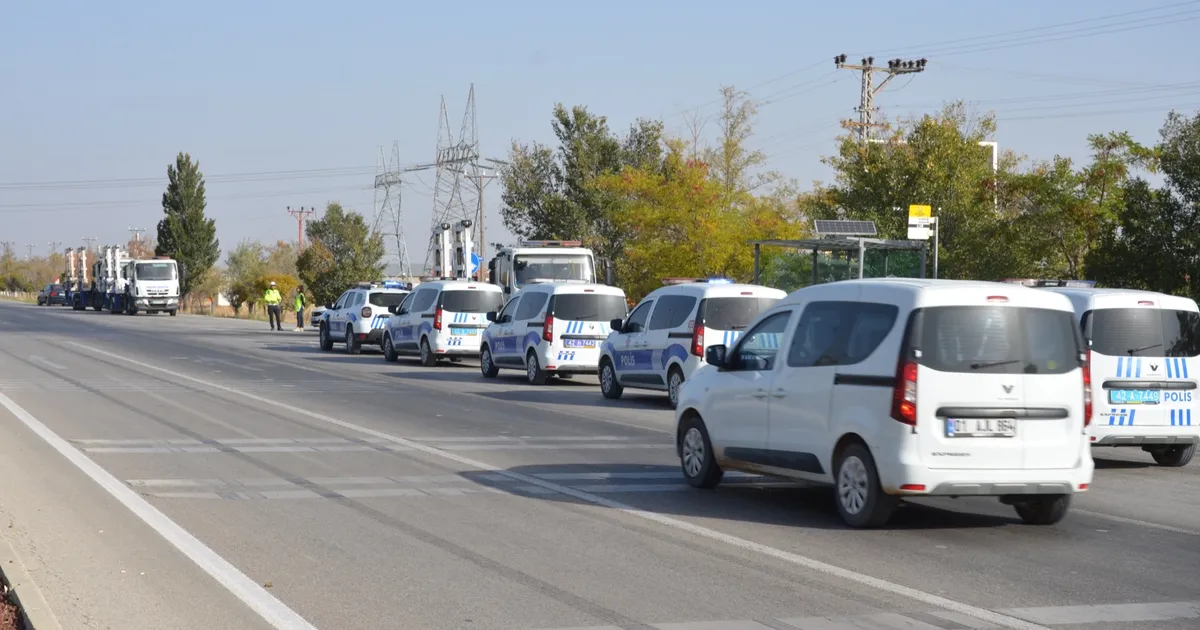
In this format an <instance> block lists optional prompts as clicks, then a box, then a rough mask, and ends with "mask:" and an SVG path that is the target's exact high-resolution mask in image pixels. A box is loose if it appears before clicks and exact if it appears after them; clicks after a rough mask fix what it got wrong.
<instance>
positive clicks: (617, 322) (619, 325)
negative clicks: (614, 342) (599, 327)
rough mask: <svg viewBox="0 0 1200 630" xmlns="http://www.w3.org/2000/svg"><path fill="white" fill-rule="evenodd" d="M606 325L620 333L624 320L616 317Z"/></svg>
mask: <svg viewBox="0 0 1200 630" xmlns="http://www.w3.org/2000/svg"><path fill="white" fill-rule="evenodd" d="M608 325H609V326H611V327H612V329H613V330H615V331H617V332H621V329H622V328H624V327H625V320H623V319H621V318H620V317H618V318H616V319H614V320H612V321H611V322H608Z"/></svg>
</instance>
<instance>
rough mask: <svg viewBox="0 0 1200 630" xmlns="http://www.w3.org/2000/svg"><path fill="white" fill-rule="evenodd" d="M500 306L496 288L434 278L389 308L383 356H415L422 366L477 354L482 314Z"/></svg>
mask: <svg viewBox="0 0 1200 630" xmlns="http://www.w3.org/2000/svg"><path fill="white" fill-rule="evenodd" d="M503 303H504V293H503V292H502V291H501V290H500V287H498V286H496V285H494V284H487V283H486V282H476V281H474V280H468V279H458V280H435V281H433V282H423V283H421V284H419V285H417V287H416V290H414V291H413V292H412V294H410V295H409V296H408V297H407V298H405V300H404V302H403V303H401V304H400V305H399V306H396V307H395V308H393V309H392V311H393V315H392V316H391V317H390V318H389V319H388V320H387V323H386V324H385V326H384V332H383V357H384V359H386V360H388V361H395V360H397V359H398V358H399V357H400V355H416V356H419V357H420V358H421V365H424V366H426V367H433V366H434V365H437V362H438V360H439V359H442V358H449V359H455V360H461V359H462V358H463V357H475V356H479V340H480V339H481V338H482V337H483V331H484V329H486V328H487V320H486V319H485V318H484V314H486V313H488V312H491V311H496V310H499V308H500V305H501V304H503Z"/></svg>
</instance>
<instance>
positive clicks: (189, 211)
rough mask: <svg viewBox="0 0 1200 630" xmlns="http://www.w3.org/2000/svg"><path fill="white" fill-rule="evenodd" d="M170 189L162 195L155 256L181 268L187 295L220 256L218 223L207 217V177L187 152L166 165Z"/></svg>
mask: <svg viewBox="0 0 1200 630" xmlns="http://www.w3.org/2000/svg"><path fill="white" fill-rule="evenodd" d="M167 182H168V183H167V190H166V192H164V193H163V196H162V208H163V213H165V214H166V216H165V217H163V219H162V220H161V221H159V222H158V245H157V246H156V247H155V253H156V254H157V255H159V256H170V257H171V258H174V259H175V260H176V261H178V263H179V265H180V266H181V267H182V271H183V272H184V273H183V278H182V281H181V282H180V291H181V292H182V293H183V294H184V295H187V294H188V293H190V292H191V290H192V287H193V286H195V285H196V283H197V282H198V281H200V280H202V279H203V278H204V276H205V274H206V273H208V270H209V269H211V268H212V266H213V265H214V264H216V262H217V259H218V258H219V257H220V255H221V246H220V242H219V241H218V240H217V225H216V221H214V220H212V219H209V218H208V217H206V216H205V214H204V209H205V206H206V205H207V204H206V202H205V197H204V175H203V174H201V172H200V164H199V163H198V162H194V161H193V160H192V157H191V156H190V155H188V154H186V153H180V154H179V155H178V156H176V158H175V164H173V165H169V166H167Z"/></svg>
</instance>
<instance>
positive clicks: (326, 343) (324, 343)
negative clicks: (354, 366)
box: [317, 323, 333, 352]
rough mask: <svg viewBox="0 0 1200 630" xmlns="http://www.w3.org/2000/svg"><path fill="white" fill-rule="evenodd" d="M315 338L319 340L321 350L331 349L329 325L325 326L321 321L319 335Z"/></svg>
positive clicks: (327, 350) (331, 341)
mask: <svg viewBox="0 0 1200 630" xmlns="http://www.w3.org/2000/svg"><path fill="white" fill-rule="evenodd" d="M317 338H318V339H319V340H320V342H319V343H320V344H321V349H322V350H324V351H325V352H329V351H330V350H333V340H332V339H330V338H329V326H326V325H325V324H324V323H322V324H321V330H320V331H319V336H318V337H317Z"/></svg>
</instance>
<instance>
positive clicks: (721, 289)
mask: <svg viewBox="0 0 1200 630" xmlns="http://www.w3.org/2000/svg"><path fill="white" fill-rule="evenodd" d="M663 282H664V284H666V286H663V287H661V288H658V289H655V290H654V291H651V292H650V294H649V295H647V296H646V297H644V298H642V301H641V302H639V303H638V305H637V306H635V307H634V309H633V311H632V312H630V313H629V317H628V318H626V319H625V320H623V321H616V320H614V321H613V322H612V327H613V331H614V332H613V333H612V334H611V335H609V336H608V340H607V341H605V342H604V345H603V346H602V348H601V352H600V392H601V393H602V394H604V397H605V398H614V399H615V398H620V397H621V394H622V393H623V392H624V390H625V389H626V388H636V389H649V390H657V391H665V392H667V397H668V398H669V399H670V401H671V405H672V406H676V405H678V401H679V387H680V386H681V385H683V383H684V381H686V380H687V379H689V378H691V375H692V372H694V371H695V370H696V368H698V367H700V366H701V365H703V364H704V350H705V348H707V347H709V346H712V345H716V344H726V345H728V344H731V343H733V341H734V340H735V339H737V337H738V335H740V334H741V331H742V329H743V328H745V327H746V324H749V323H750V322H751V321H753V320H754V318H755V317H757V316H758V314H759V313H761V312H763V311H764V310H766V309H768V308H770V307H771V305H773V304H774V303H775V302H777V301H778V300H780V299H781V298H783V297H784V296H786V295H787V293H785V292H783V291H780V290H779V289H771V288H768V287H762V286H758V285H753V284H734V283H732V282H730V281H729V280H727V279H710V280H705V279H692V278H687V279H677V278H667V279H665V280H663Z"/></svg>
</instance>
